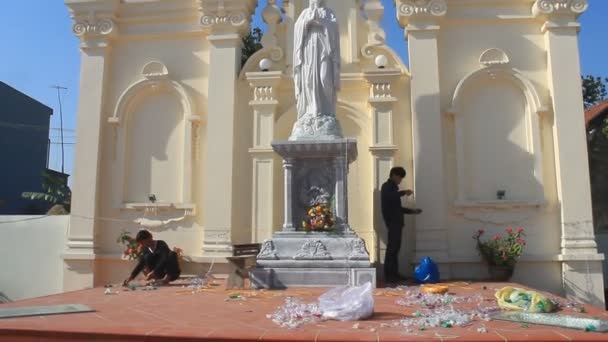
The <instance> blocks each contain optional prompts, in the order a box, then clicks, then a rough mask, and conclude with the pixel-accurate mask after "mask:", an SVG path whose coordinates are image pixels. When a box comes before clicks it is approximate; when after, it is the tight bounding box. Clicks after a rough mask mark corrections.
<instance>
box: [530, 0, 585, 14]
mask: <svg viewBox="0 0 608 342" xmlns="http://www.w3.org/2000/svg"><path fill="white" fill-rule="evenodd" d="M588 7H589V3H588V2H587V0H536V2H535V3H534V5H532V14H533V15H534V16H535V17H537V18H538V17H542V18H551V17H559V16H575V17H578V16H579V15H581V14H583V12H585V11H586V10H587V8H588Z"/></svg>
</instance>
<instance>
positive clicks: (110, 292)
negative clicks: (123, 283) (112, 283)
mask: <svg viewBox="0 0 608 342" xmlns="http://www.w3.org/2000/svg"><path fill="white" fill-rule="evenodd" d="M103 293H104V294H105V295H106V296H108V295H117V294H118V293H119V292H114V291H112V289H111V288H109V287H108V288H106V290H105V291H104V292H103Z"/></svg>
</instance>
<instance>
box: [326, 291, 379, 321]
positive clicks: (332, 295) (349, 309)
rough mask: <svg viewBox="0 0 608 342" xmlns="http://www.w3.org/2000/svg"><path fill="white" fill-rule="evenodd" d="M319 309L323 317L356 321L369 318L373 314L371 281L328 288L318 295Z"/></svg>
mask: <svg viewBox="0 0 608 342" xmlns="http://www.w3.org/2000/svg"><path fill="white" fill-rule="evenodd" d="M319 309H320V311H321V314H322V315H323V318H324V319H335V320H338V321H358V320H361V319H366V318H370V317H371V316H372V315H373V314H374V294H373V288H372V283H370V282H368V283H366V284H364V285H362V286H353V287H348V286H343V287H338V288H335V289H333V290H329V291H328V292H326V293H324V294H323V295H321V297H319Z"/></svg>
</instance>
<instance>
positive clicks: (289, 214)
mask: <svg viewBox="0 0 608 342" xmlns="http://www.w3.org/2000/svg"><path fill="white" fill-rule="evenodd" d="M293 166H294V165H293V160H292V159H285V160H283V189H284V190H283V191H284V192H285V193H284V197H285V199H284V202H285V203H286V205H285V208H284V213H283V216H284V220H283V221H284V222H283V231H284V232H295V231H296V226H294V224H293V191H292V187H293Z"/></svg>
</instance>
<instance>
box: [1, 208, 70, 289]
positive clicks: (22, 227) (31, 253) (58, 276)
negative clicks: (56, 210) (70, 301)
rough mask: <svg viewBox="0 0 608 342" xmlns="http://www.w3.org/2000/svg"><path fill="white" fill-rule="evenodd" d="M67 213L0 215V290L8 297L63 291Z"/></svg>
mask: <svg viewBox="0 0 608 342" xmlns="http://www.w3.org/2000/svg"><path fill="white" fill-rule="evenodd" d="M69 219H70V217H69V216H0V270H1V271H0V292H2V293H4V295H5V296H6V297H8V298H9V299H10V300H12V301H15V300H20V299H26V298H33V297H40V296H48V295H52V294H56V293H61V292H63V260H62V253H63V251H64V248H65V243H66V234H67V229H68V222H69Z"/></svg>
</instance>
